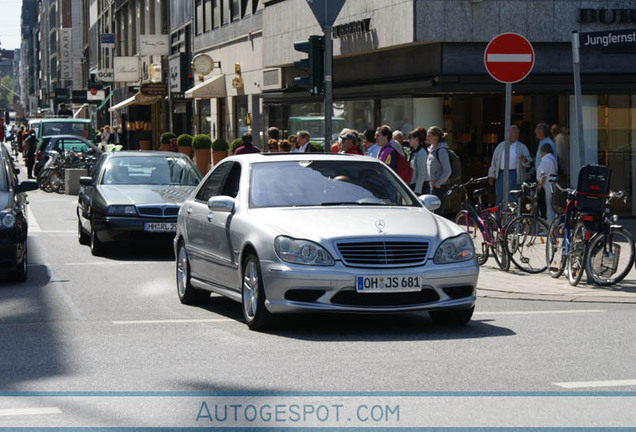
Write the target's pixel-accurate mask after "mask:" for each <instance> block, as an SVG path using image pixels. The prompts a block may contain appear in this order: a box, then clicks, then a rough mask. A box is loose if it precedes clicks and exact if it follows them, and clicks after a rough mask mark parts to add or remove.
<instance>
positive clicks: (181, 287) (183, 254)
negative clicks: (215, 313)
mask: <svg viewBox="0 0 636 432" xmlns="http://www.w3.org/2000/svg"><path fill="white" fill-rule="evenodd" d="M190 276H191V275H190V261H189V260H188V253H187V251H186V248H185V243H184V242H183V241H181V242H179V251H178V252H177V294H178V295H179V301H181V303H183V304H186V305H193V304H198V303H202V302H204V301H205V300H207V299H208V298H209V297H210V293H209V292H207V291H205V290H201V289H197V288H195V287H193V286H192V283H191V281H190Z"/></svg>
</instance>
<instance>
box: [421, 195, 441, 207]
mask: <svg viewBox="0 0 636 432" xmlns="http://www.w3.org/2000/svg"><path fill="white" fill-rule="evenodd" d="M420 201H421V202H422V204H424V207H426V208H427V209H428V210H430V211H434V210H437V209H438V208H440V207H441V206H442V201H441V200H440V199H439V198H438V197H436V196H435V195H422V196H420Z"/></svg>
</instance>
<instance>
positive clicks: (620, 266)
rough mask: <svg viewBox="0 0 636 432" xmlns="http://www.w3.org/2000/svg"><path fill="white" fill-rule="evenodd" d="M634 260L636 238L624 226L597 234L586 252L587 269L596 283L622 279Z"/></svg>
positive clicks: (605, 284) (606, 283)
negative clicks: (607, 232)
mask: <svg viewBox="0 0 636 432" xmlns="http://www.w3.org/2000/svg"><path fill="white" fill-rule="evenodd" d="M633 262H634V240H633V239H632V236H631V234H630V233H629V231H627V230H626V229H624V228H618V227H612V228H610V232H609V234H608V235H607V236H606V235H605V234H604V233H598V234H596V235H595V236H594V237H593V238H592V240H590V244H589V246H588V248H587V252H586V253H585V270H586V271H587V274H588V275H589V276H590V278H591V279H592V282H594V283H595V284H596V285H600V286H609V285H614V284H615V283H618V282H620V281H622V280H623V279H624V278H625V276H627V273H629V271H630V270H631V268H632V264H633Z"/></svg>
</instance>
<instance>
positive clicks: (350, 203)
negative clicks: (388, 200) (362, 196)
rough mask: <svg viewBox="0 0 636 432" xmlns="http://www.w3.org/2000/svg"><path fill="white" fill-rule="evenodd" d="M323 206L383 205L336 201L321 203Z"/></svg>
mask: <svg viewBox="0 0 636 432" xmlns="http://www.w3.org/2000/svg"><path fill="white" fill-rule="evenodd" d="M320 205H321V206H346V205H356V206H377V205H382V203H380V202H368V201H335V202H324V203H320Z"/></svg>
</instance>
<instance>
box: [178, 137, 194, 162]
mask: <svg viewBox="0 0 636 432" xmlns="http://www.w3.org/2000/svg"><path fill="white" fill-rule="evenodd" d="M177 146H178V147H179V153H183V154H185V155H188V157H192V135H189V134H183V135H179V137H178V138H177Z"/></svg>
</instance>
